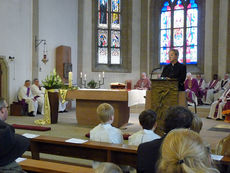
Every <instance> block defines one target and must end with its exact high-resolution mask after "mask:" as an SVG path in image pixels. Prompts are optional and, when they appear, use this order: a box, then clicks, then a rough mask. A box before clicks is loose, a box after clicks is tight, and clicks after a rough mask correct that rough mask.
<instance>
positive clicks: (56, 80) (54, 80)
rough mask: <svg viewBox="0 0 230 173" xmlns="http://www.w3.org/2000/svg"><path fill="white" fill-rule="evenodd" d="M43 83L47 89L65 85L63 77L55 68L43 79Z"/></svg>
mask: <svg viewBox="0 0 230 173" xmlns="http://www.w3.org/2000/svg"><path fill="white" fill-rule="evenodd" d="M42 84H43V86H44V87H45V88H46V89H60V88H62V87H63V82H62V80H61V77H60V76H59V75H58V74H57V73H56V70H55V69H54V70H53V72H51V73H50V75H48V76H47V77H46V78H45V80H43V81H42Z"/></svg>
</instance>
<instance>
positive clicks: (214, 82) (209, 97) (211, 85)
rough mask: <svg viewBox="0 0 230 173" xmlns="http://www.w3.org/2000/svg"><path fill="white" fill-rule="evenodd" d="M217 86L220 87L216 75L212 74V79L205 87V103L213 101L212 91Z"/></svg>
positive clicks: (213, 91) (214, 90)
mask: <svg viewBox="0 0 230 173" xmlns="http://www.w3.org/2000/svg"><path fill="white" fill-rule="evenodd" d="M219 87H220V82H219V80H218V75H217V74H214V75H213V80H212V81H210V82H209V83H208V85H207V88H206V89H205V99H204V103H205V104H208V105H210V104H212V103H213V101H214V93H215V92H216V91H217V90H218V89H219Z"/></svg>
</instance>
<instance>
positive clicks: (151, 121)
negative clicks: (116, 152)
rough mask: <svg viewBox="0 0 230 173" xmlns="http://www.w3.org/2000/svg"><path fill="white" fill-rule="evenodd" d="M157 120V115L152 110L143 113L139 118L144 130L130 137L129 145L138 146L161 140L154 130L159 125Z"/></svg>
mask: <svg viewBox="0 0 230 173" xmlns="http://www.w3.org/2000/svg"><path fill="white" fill-rule="evenodd" d="M156 118H157V115H156V113H155V112H154V111H153V110H151V109H148V110H145V111H143V112H141V114H140V116H139V123H140V125H141V126H142V128H143V129H142V130H140V131H138V132H136V133H134V134H133V135H131V136H130V137H129V141H128V144H129V145H137V146H138V145H139V144H141V143H144V142H149V141H152V140H154V139H159V138H160V136H158V135H157V134H155V133H154V132H153V129H155V128H156V125H157V124H156Z"/></svg>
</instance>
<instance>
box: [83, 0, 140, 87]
mask: <svg viewBox="0 0 230 173" xmlns="http://www.w3.org/2000/svg"><path fill="white" fill-rule="evenodd" d="M132 3H133V9H132V10H133V16H132V72H131V73H105V85H104V86H102V88H109V87H110V85H109V84H110V83H111V82H122V83H124V82H125V80H132V81H133V84H135V83H136V81H137V80H138V79H139V76H140V40H141V38H140V31H141V29H140V17H141V16H140V15H141V1H140V0H133V2H132ZM89 9H90V10H89ZM91 9H92V0H84V15H83V16H84V19H83V30H84V31H83V32H84V33H83V45H84V46H83V68H82V69H83V74H87V82H89V81H90V80H92V79H94V80H98V74H99V72H92V62H91V60H92V36H93V35H92V34H94V33H92V10H91Z"/></svg>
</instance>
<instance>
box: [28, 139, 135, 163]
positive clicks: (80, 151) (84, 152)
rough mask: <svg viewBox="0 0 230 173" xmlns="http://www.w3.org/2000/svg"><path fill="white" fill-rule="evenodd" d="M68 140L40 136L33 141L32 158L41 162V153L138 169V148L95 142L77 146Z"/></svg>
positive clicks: (31, 147) (31, 146)
mask: <svg viewBox="0 0 230 173" xmlns="http://www.w3.org/2000/svg"><path fill="white" fill-rule="evenodd" d="M67 139H69V138H60V137H52V136H38V137H36V138H33V139H31V145H30V150H31V154H32V158H33V159H37V160H39V159H40V156H39V153H45V154H54V155H60V156H67V157H75V158H82V159H88V160H95V161H100V162H113V163H115V164H119V165H130V166H132V167H136V163H137V147H136V146H129V145H125V144H122V145H121V144H110V143H104V142H93V141H88V142H86V143H83V144H75V143H69V142H65V140H67Z"/></svg>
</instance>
